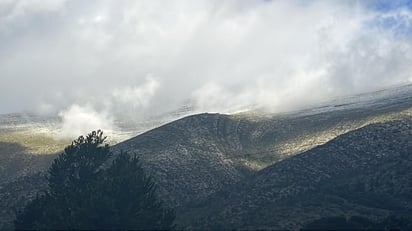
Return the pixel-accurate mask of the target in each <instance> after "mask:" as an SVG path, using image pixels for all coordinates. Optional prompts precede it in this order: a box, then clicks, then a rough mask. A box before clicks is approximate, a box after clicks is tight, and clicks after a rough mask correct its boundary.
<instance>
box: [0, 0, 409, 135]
mask: <svg viewBox="0 0 412 231" xmlns="http://www.w3.org/2000/svg"><path fill="white" fill-rule="evenodd" d="M382 2H384V1H299V0H296V1H275V0H274V1H252V0H251V1H246V0H241V1H234V0H228V1H218V0H209V1H206V0H199V1H180V0H176V1H160V0H159V1H157V0H150V1H132V0H122V1H108V0H106V1H105V0H102V1H97V0H95V1H93V0H90V1H81V0H73V1H65V0H48V1H45V0H42V1H40V0H32V1H26V0H3V1H1V2H0V113H11V112H31V113H38V114H55V115H59V116H60V117H61V118H62V121H63V122H64V123H63V125H62V126H63V128H64V127H65V126H66V127H67V129H69V128H73V127H77V126H79V129H82V128H84V127H85V126H86V125H84V126H83V125H81V124H78V123H77V122H76V121H79V120H81V121H94V122H93V123H92V124H91V125H90V123H87V124H89V125H90V126H91V127H90V126H86V127H87V129H89V128H92V127H100V128H102V127H103V128H108V129H109V128H110V127H111V126H112V123H113V120H115V119H119V118H123V119H134V120H144V119H145V118H147V117H150V116H156V115H160V114H162V113H166V112H170V111H173V110H176V109H178V108H179V107H182V106H183V105H185V104H190V105H191V106H192V107H193V108H194V111H195V112H220V113H233V112H237V111H242V110H248V109H251V108H261V109H263V110H266V111H268V112H282V111H289V110H296V109H299V108H302V107H305V106H307V105H310V104H314V103H317V102H320V101H324V100H325V99H329V98H333V97H338V96H344V95H351V94H357V93H362V92H368V91H373V90H377V89H381V88H385V87H388V86H391V85H396V84H405V83H410V82H412V65H411V63H412V62H411V61H412V33H411V32H412V26H411V22H412V14H411V8H410V6H408V4H407V1H394V2H396V4H395V3H394V4H386V5H385V4H382ZM409 5H410V4H409ZM75 122H76V123H77V124H74V123H75ZM76 132H77V130H76Z"/></svg>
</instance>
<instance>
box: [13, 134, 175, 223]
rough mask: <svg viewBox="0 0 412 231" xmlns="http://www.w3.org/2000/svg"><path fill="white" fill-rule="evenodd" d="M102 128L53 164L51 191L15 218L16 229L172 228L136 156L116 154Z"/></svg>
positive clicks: (168, 214) (171, 214) (171, 215)
mask: <svg viewBox="0 0 412 231" xmlns="http://www.w3.org/2000/svg"><path fill="white" fill-rule="evenodd" d="M105 139H106V137H104V136H103V132H102V131H100V130H99V131H93V132H92V133H90V134H89V135H87V136H86V137H83V136H80V137H79V138H78V139H77V140H75V141H73V142H72V144H71V145H69V146H67V147H66V148H65V150H64V152H63V153H62V154H61V155H59V156H58V158H57V159H55V160H54V162H53V164H52V166H51V167H50V169H49V176H48V183H49V190H48V191H46V192H44V193H43V194H42V195H39V196H37V198H36V199H34V200H33V201H31V202H30V203H29V204H28V205H27V206H26V208H25V209H24V210H23V211H22V212H21V213H19V214H17V218H16V220H15V228H16V229H150V230H153V229H162V230H164V229H173V228H174V226H173V221H174V218H175V215H174V211H173V210H171V209H167V208H164V205H163V202H162V201H161V200H159V199H158V198H157V196H156V192H155V185H154V183H153V181H152V179H151V178H150V177H149V176H146V174H145V173H144V171H143V169H142V166H141V164H140V162H139V159H138V158H137V156H136V155H134V156H133V157H130V155H129V154H128V153H125V152H121V153H120V154H118V155H117V156H116V158H115V159H114V160H113V161H112V162H111V164H107V163H110V159H111V157H112V156H113V154H112V152H111V151H110V148H109V145H107V144H105Z"/></svg>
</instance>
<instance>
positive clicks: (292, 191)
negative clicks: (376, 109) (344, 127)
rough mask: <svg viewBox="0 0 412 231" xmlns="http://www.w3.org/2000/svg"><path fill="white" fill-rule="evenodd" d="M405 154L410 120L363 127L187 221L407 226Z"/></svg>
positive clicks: (409, 150)
mask: <svg viewBox="0 0 412 231" xmlns="http://www.w3.org/2000/svg"><path fill="white" fill-rule="evenodd" d="M411 154H412V119H411V118H410V117H405V118H404V119H401V120H396V121H391V122H385V123H378V124H373V125H368V126H365V127H363V128H361V129H358V130H355V131H352V132H349V133H347V134H345V135H341V136H339V137H337V138H336V139H333V140H332V141H330V142H328V143H326V144H324V145H321V146H319V147H316V148H314V149H311V150H309V151H307V152H304V153H302V154H299V155H297V156H294V157H291V158H289V159H286V160H284V161H281V162H279V163H276V164H274V165H271V166H270V167H267V168H265V169H263V170H261V171H259V172H257V173H256V174H255V175H254V176H253V177H251V178H249V179H248V180H245V181H242V182H240V183H238V184H237V185H236V186H234V187H232V188H231V189H225V190H223V191H221V192H219V193H218V194H215V195H213V196H212V197H210V198H208V199H207V200H206V201H203V202H201V203H199V204H198V205H197V208H196V206H194V208H192V209H190V210H188V211H186V212H187V213H186V216H187V219H189V218H188V217H190V222H193V214H197V215H198V218H197V221H195V222H193V223H192V226H191V227H198V228H199V227H203V228H225V229H227V228H231V229H232V228H241V229H244V228H245V229H256V228H257V229H298V228H302V227H303V226H304V225H305V224H308V223H310V222H313V221H315V220H318V219H321V218H327V217H344V218H345V217H346V218H350V217H360V218H362V219H363V220H364V221H367V222H370V223H371V224H379V222H384V221H385V219H388V217H390V216H392V217H405V216H406V218H405V219H406V220H407V221H409V224H405V226H404V227H411V226H410V225H411V223H412V222H410V221H411V220H410V219H411V217H410V214H411V212H412V197H411V195H412V173H411V172H410V171H409V170H410V168H411V167H412V155H411ZM189 214H190V215H189ZM190 222H189V223H190ZM364 223H365V222H364ZM392 225H393V224H392ZM406 225H409V226H406ZM366 227H373V225H372V226H366ZM395 228H396V227H395Z"/></svg>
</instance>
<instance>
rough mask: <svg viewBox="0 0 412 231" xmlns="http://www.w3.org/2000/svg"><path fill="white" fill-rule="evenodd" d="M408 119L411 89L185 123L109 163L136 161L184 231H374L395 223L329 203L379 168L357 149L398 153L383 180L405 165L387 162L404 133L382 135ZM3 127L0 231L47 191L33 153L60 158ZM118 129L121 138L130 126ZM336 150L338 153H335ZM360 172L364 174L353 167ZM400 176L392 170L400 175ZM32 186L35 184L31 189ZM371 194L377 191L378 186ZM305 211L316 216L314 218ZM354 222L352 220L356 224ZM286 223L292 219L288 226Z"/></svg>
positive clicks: (135, 141) (341, 202) (44, 159)
mask: <svg viewBox="0 0 412 231" xmlns="http://www.w3.org/2000/svg"><path fill="white" fill-rule="evenodd" d="M411 114H412V85H406V86H400V87H395V88H391V89H386V90H382V91H379V92H372V93H368V94H362V95H356V96H350V97H346V98H339V99H336V100H333V101H330V102H327V103H323V104H321V105H319V106H310V107H309V106H308V108H307V109H302V110H299V111H293V112H287V113H275V114H268V113H265V112H264V111H249V112H245V113H240V114H234V115H223V114H208V113H204V114H198V115H191V116H188V117H184V118H182V119H178V120H176V121H173V122H170V123H168V124H165V125H162V126H160V127H157V128H154V129H152V130H150V131H147V132H144V133H142V134H140V135H138V136H136V137H134V138H131V139H128V140H126V141H123V142H121V143H119V144H117V145H114V146H113V147H112V148H113V151H114V152H115V153H118V152H120V150H124V151H128V152H129V153H131V154H133V153H135V154H136V155H138V156H139V157H140V159H141V161H142V163H143V167H144V168H145V170H146V171H147V172H148V173H149V174H151V175H152V176H153V178H154V180H155V181H156V184H157V186H158V189H159V194H160V195H161V196H162V197H163V198H164V199H165V200H166V203H167V204H168V205H169V206H172V207H175V208H176V210H177V212H178V213H177V216H178V217H177V218H178V219H177V221H178V223H179V224H181V225H182V226H184V227H192V228H195V227H204V228H210V227H213V228H215V227H224V228H228V227H238V228H244V227H245V228H246V227H247V228H259V227H260V228H282V227H287V228H290V229H293V228H298V227H303V226H304V225H310V223H311V222H315V223H316V222H323V220H321V219H323V218H328V217H332V218H331V219H333V218H334V217H337V218H338V219H341V218H342V217H341V216H343V215H345V216H346V215H348V216H349V215H353V214H355V215H356V214H360V215H361V214H363V213H362V212H364V211H366V212H370V213H371V214H372V215H371V216H363V217H361V218H362V219H367V221H370V222H371V223H373V224H375V223H376V222H381V220H382V219H386V218H387V217H388V216H390V214H395V215H396V214H398V215H399V214H401V213H395V212H394V210H393V209H389V208H386V207H385V208H375V207H373V206H369V205H363V204H362V203H363V202H362V203H360V202H356V201H355V202H353V201H351V200H354V199H353V198H352V199H351V198H346V197H344V196H342V195H339V194H338V193H339V192H344V189H346V185H347V184H353V185H355V186H356V184H355V183H353V182H358V184H360V185H362V184H366V183H365V182H369V183H368V184H372V183H371V182H375V181H373V179H375V178H374V177H375V175H373V174H370V171H372V170H375V172H379V171H378V169H377V168H378V167H377V166H378V165H376V166H375V165H373V166H372V165H371V163H375V162H379V163H381V162H380V160H379V159H377V160H375V159H376V158H378V157H375V156H373V155H369V154H368V155H365V156H363V154H362V153H357V152H355V151H358V149H359V150H363V151H365V152H366V151H368V150H369V146H370V152H377V151H380V152H381V153H382V154H383V151H384V150H391V148H392V146H394V145H396V144H398V145H399V147H397V148H396V149H393V152H394V153H392V152H390V155H389V156H394V158H393V159H385V160H387V161H388V163H391V162H390V161H392V165H393V166H392V165H391V166H392V167H391V166H386V168H387V169H388V170H387V171H392V168H396V167H397V164H407V163H406V162H405V163H398V162H395V161H394V159H396V158H395V157H396V155H398V156H399V155H401V154H399V153H398V152H399V150H401V149H402V148H408V147H409V146H407V145H409V144H408V143H407V142H406V140H405V139H409V140H410V137H409V135H410V133H408V132H407V130H408V129H406V128H407V127H405V128H404V127H402V126H403V125H402V126H401V127H400V128H399V129H398V130H400V131H401V134H402V135H405V134H406V136H405V137H409V138H405V139H404V138H401V137H398V136H396V134H397V133H396V132H393V133H394V134H395V135H393V134H392V133H391V132H392V131H395V130H396V129H394V128H395V127H396V126H398V125H396V124H398V123H400V124H406V125H407V126H409V125H410V118H411ZM16 116H17V115H15V117H16ZM17 117H18V116H17ZM2 118H6V121H10V119H9V120H7V118H10V116H3V117H2ZM3 121H4V119H3ZM47 121H48V120H46V123H47ZM2 123H3V122H2ZM4 124H6V125H7V126H0V138H1V139H2V140H0V141H2V142H3V143H1V145H0V151H1V152H0V158H2V159H3V160H5V161H8V162H6V163H7V164H4V163H5V162H1V163H0V166H1V167H0V171H2V175H1V176H2V180H3V181H0V189H1V190H0V200H1V201H3V200H7V201H8V203H2V204H1V205H0V206H1V207H0V211H7V212H4V213H1V215H0V229H1V228H2V227H3V228H4V227H10V221H11V220H12V219H13V216H12V214H13V212H14V211H16V210H17V209H19V208H21V206H22V205H23V204H24V202H25V201H27V200H30V198H33V195H34V194H35V193H36V192H37V191H39V190H42V189H45V187H46V185H45V184H44V176H43V174H38V172H39V171H40V172H42V171H44V170H45V169H46V168H47V166H48V164H49V163H50V161H51V160H52V159H53V158H54V156H53V155H48V156H44V155H42V153H53V152H49V151H47V152H43V151H37V152H36V151H35V150H53V151H54V152H56V150H58V149H59V148H60V150H61V148H62V146H59V145H60V144H59V145H56V143H55V142H52V141H48V139H47V138H40V139H38V141H33V139H30V134H31V133H30V132H28V130H24V129H23V131H22V130H19V128H18V129H17V131H16V129H15V128H14V127H13V126H14V125H16V124H17V125H18V124H19V122H15V123H14V122H13V123H10V122H7V123H6V122H5V123H3V124H0V125H4ZM28 124H30V123H28ZM40 124H41V123H40ZM122 124H123V125H122V126H125V129H126V130H127V127H128V126H129V125H130V124H129V123H127V122H123V123H122ZM128 124H129V125H128ZM132 124H133V123H132ZM9 125H10V126H9ZM406 125H405V126H406ZM130 126H131V127H132V125H130ZM382 126H383V127H385V126H388V129H387V130H385V129H381V128H382ZM399 126H400V125H399ZM392 128H393V129H392ZM133 129H134V128H130V129H129V130H127V131H128V132H130V131H131V130H133ZM405 129H406V130H405ZM368 130H369V131H371V132H370V133H371V134H372V133H376V134H378V133H379V136H378V137H377V138H373V137H372V135H370V136H369V135H365V134H364V133H362V132H365V131H368ZM366 133H367V134H369V133H368V132H366ZM10 134H13V136H11V135H10ZM22 134H23V135H22ZM360 134H362V135H360ZM398 135H399V134H398ZM2 137H3V138H2ZM13 137H14V138H13ZM34 137H38V136H34ZM362 137H366V138H367V139H366V140H365V139H363V138H362ZM385 137H387V140H386V138H385ZM337 142H341V143H339V145H338V143H337ZM362 142H363V143H362ZM38 143H41V145H39V144H38ZM67 144H68V143H67ZM366 144H367V145H366ZM53 145H55V146H53ZM388 145H390V146H388ZM36 147H38V148H37V149H36ZM50 147H52V148H50ZM58 147H59V148H58ZM10 150H11V151H10ZM327 150H329V151H327ZM345 150H347V151H348V153H346V152H345ZM408 152H410V151H408ZM396 153H398V154H396ZM351 155H354V156H351ZM402 155H403V154H402ZM356 158H357V159H356ZM385 158H386V157H385ZM327 160H328V161H327ZM345 161H347V162H345ZM306 162H307V164H306ZM363 162H365V163H366V165H365V166H364V165H359V164H360V163H363ZM352 165H353V166H352ZM12 166H17V167H12ZM282 166H283V167H282ZM404 167H405V166H403V165H402V166H401V165H400V166H399V169H402V168H404ZM323 168H324V169H325V170H323ZM360 169H365V171H360ZM312 170H313V171H312ZM355 170H356V171H355ZM358 170H359V171H360V172H359V174H358V175H359V176H364V178H362V177H361V178H356V176H357V175H356V176H353V177H355V178H351V176H349V175H350V173H355V172H357V171H358ZM402 171H403V170H402ZM397 174H398V173H397ZM399 174H401V173H399ZM328 175H329V176H330V178H328V177H327V176H328ZM399 176H400V175H399ZM394 177H398V175H396V174H395V175H394ZM402 177H403V176H402ZM328 179H330V180H329V181H328ZM387 179H388V180H387V183H385V185H390V184H391V181H390V180H389V179H394V178H387ZM402 179H403V181H401V182H400V185H407V184H406V183H405V181H406V180H407V179H409V178H402ZM344 180H350V182H345V181H344ZM352 181H353V182H352ZM392 181H393V180H392ZM33 182H37V183H35V184H34V185H33ZM335 183H336V184H335ZM392 183H393V182H392ZM375 184H377V185H378V186H379V182H378V183H375ZM36 185H37V186H36ZM355 186H353V187H354V188H355V189H356V187H357V186H356V187H355ZM359 187H363V186H359ZM365 187H366V186H365ZM368 187H370V186H368ZM379 187H381V186H379ZM382 187H384V188H386V187H387V186H382ZM402 187H403V186H402ZM405 187H406V186H405ZM315 189H319V190H320V191H317V190H315ZM332 189H336V190H335V191H333V190H332ZM355 189H351V190H352V191H348V193H349V194H350V195H352V197H356V198H362V197H360V196H357V195H359V193H360V194H362V193H361V192H363V191H359V192H357V191H356V190H355ZM328 190H329V191H328ZM331 190H332V191H331ZM365 190H366V189H365ZM368 190H369V188H368ZM379 190H380V189H379ZM394 190H395V189H394ZM396 190H398V189H396ZM366 192H367V193H365V195H367V196H364V197H363V198H364V199H365V198H366V199H367V198H369V196H370V195H372V194H368V193H369V192H370V190H369V191H366ZM356 193H358V194H356ZM373 193H375V191H373ZM376 193H377V194H376V195H375V194H373V195H372V196H370V198H374V197H373V196H376V197H377V196H378V195H381V194H379V193H381V192H380V191H376ZM385 195H386V194H385ZM387 195H389V196H387V197H384V198H385V200H386V198H392V199H394V200H395V201H396V203H397V204H396V205H397V206H398V204H399V203H400V204H402V203H404V202H405V201H407V199H404V198H401V197H399V196H398V194H396V195H395V196H393V195H392V194H387ZM356 198H355V199H356ZM366 199H365V200H366ZM311 201H312V204H311ZM377 201H378V200H377ZM408 203H409V202H408ZM308 204H309V205H308ZM272 205H273V206H272ZM311 206H312V207H311ZM368 206H369V207H368ZM274 208H276V209H274ZM311 208H312V209H314V210H319V211H318V212H317V213H316V212H313V210H311ZM405 208H406V207H405ZM362 209H364V210H362ZM402 209H404V207H402ZM11 211H12V212H11ZM321 211H323V212H321ZM408 211H409V210H408ZM5 214H6V215H5ZM355 215H354V217H355V218H354V219H355V220H356V218H358V216H355ZM292 216H295V217H296V218H295V219H291V218H290V217H292ZM371 219H372V220H371ZM319 220H320V221H319Z"/></svg>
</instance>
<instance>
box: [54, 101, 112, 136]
mask: <svg viewBox="0 0 412 231" xmlns="http://www.w3.org/2000/svg"><path fill="white" fill-rule="evenodd" d="M59 117H60V118H61V120H62V123H61V127H60V128H59V131H60V132H59V133H58V134H57V137H58V138H75V137H77V136H79V135H82V134H88V133H89V132H90V131H93V130H98V129H102V130H103V131H105V132H108V133H111V132H113V130H114V128H115V126H114V124H113V118H111V117H110V116H109V115H108V114H107V113H104V112H97V111H96V110H95V109H94V108H93V106H91V105H85V106H81V105H77V104H73V105H72V106H70V107H69V108H68V109H66V110H63V111H61V112H59Z"/></svg>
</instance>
